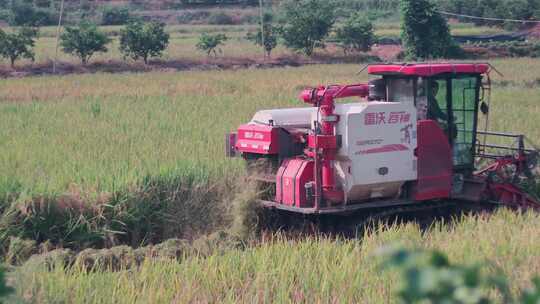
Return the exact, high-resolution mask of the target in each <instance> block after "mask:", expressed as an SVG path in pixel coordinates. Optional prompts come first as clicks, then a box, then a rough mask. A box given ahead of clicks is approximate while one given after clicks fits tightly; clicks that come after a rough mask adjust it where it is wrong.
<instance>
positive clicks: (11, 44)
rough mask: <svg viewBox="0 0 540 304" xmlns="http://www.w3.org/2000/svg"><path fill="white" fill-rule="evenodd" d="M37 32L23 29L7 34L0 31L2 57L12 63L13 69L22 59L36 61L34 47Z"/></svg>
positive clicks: (0, 52) (0, 53) (0, 54)
mask: <svg viewBox="0 0 540 304" xmlns="http://www.w3.org/2000/svg"><path fill="white" fill-rule="evenodd" d="M36 37H37V30H35V29H33V28H28V27H23V28H20V29H19V30H18V31H17V32H12V33H7V32H4V31H3V30H2V29H0V56H2V57H3V58H6V59H8V60H9V61H10V63H11V67H12V68H13V67H14V66H15V61H17V60H18V59H20V58H27V59H30V60H32V61H34V59H35V54H34V46H35V39H36Z"/></svg>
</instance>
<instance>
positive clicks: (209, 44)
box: [196, 33, 228, 56]
mask: <svg viewBox="0 0 540 304" xmlns="http://www.w3.org/2000/svg"><path fill="white" fill-rule="evenodd" d="M227 39H228V37H227V36H226V35H225V34H215V35H211V34H208V33H202V34H201V36H200V37H199V42H198V43H197V45H196V47H197V49H198V50H200V51H203V52H206V55H207V56H210V54H211V53H214V56H217V51H219V52H220V53H221V49H220V48H219V46H220V45H223V44H224V43H225V41H227Z"/></svg>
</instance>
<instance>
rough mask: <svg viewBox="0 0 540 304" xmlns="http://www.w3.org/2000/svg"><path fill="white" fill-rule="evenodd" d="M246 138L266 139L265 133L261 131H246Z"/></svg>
mask: <svg viewBox="0 0 540 304" xmlns="http://www.w3.org/2000/svg"><path fill="white" fill-rule="evenodd" d="M244 138H250V139H259V140H261V139H264V134H263V133H260V132H251V131H248V132H244Z"/></svg>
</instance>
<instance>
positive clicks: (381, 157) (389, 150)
mask: <svg viewBox="0 0 540 304" xmlns="http://www.w3.org/2000/svg"><path fill="white" fill-rule="evenodd" d="M335 112H336V114H338V115H340V120H339V123H338V125H337V127H336V132H337V134H339V135H341V136H342V147H341V149H340V150H339V151H338V156H337V159H338V162H337V163H336V169H337V170H336V172H337V179H338V181H339V182H340V183H341V184H342V186H343V188H344V190H345V193H346V197H347V200H348V201H351V200H362V199H369V198H375V197H391V196H395V195H397V192H398V191H399V188H400V185H401V184H402V183H403V182H405V181H409V180H416V179H417V172H416V157H415V156H414V149H415V148H416V146H417V143H416V110H415V108H414V105H412V104H410V103H393V102H392V103H390V102H369V103H367V102H363V103H355V104H340V105H336V111H335Z"/></svg>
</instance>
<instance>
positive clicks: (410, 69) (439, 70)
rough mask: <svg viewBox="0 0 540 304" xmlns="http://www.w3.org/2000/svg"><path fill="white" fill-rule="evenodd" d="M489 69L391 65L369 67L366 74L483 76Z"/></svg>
mask: <svg viewBox="0 0 540 304" xmlns="http://www.w3.org/2000/svg"><path fill="white" fill-rule="evenodd" d="M489 68H490V65H489V64H487V63H402V64H399V63H397V64H394V63H392V64H374V65H370V66H368V74H373V75H404V76H422V77H429V76H434V75H438V74H444V73H452V74H485V73H487V72H488V71H489Z"/></svg>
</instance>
